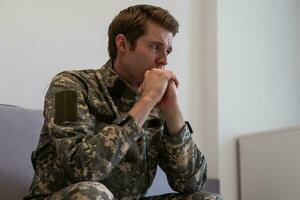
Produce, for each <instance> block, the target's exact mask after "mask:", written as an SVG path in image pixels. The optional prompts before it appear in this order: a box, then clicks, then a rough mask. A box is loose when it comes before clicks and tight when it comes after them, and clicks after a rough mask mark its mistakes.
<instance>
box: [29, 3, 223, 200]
mask: <svg viewBox="0 0 300 200" xmlns="http://www.w3.org/2000/svg"><path fill="white" fill-rule="evenodd" d="M178 27H179V25H178V22H177V21H176V20H175V19H174V18H173V17H172V16H171V15H170V14H169V13H168V12H167V11H166V10H164V9H162V8H160V7H154V6H150V5H137V6H132V7H129V8H127V9H125V10H123V11H121V12H120V13H119V14H118V15H117V16H116V17H115V19H114V20H113V21H112V23H111V24H110V27H109V47H108V51H109V55H110V60H109V61H108V62H107V63H106V64H105V65H104V66H103V67H102V68H100V69H96V70H78V71H66V72H62V73H60V74H58V75H57V76H56V77H55V78H54V79H53V80H52V82H51V84H50V86H49V90H48V92H47V94H46V97H45V108H44V117H45V123H44V126H43V129H42V133H41V136H40V140H39V145H38V148H37V150H36V151H34V152H33V154H32V163H33V166H34V169H35V175H34V178H33V181H32V184H31V187H30V191H29V193H28V194H27V195H26V197H25V199H109V200H111V199H123V200H125V199H126V200H127V199H203V200H204V199H206V200H209V199H221V197H220V196H218V195H215V194H209V193H204V192H202V191H201V189H202V187H203V185H204V183H205V181H206V168H207V165H206V160H205V158H204V156H203V155H202V154H201V152H200V151H199V149H198V148H197V147H196V145H195V144H194V142H193V140H192V137H191V134H192V130H191V127H190V125H189V124H188V122H185V121H184V119H183V116H182V113H181V110H180V107H179V105H178V99H177V93H176V92H177V85H178V80H177V78H176V75H175V74H174V73H172V72H171V71H168V70H166V69H165V67H166V65H167V64H168V63H167V57H168V54H169V53H171V51H172V39H173V37H174V36H175V34H176V33H177V32H178ZM157 165H159V166H160V167H161V168H162V169H163V170H164V171H165V172H166V174H167V176H168V181H169V183H170V185H171V187H172V188H173V189H174V190H176V191H177V192H178V193H177V194H167V195H162V196H156V197H144V195H145V194H146V192H147V190H148V188H149V187H150V185H151V183H152V181H153V178H154V176H155V172H156V168H157Z"/></svg>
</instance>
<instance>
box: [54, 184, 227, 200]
mask: <svg viewBox="0 0 300 200" xmlns="http://www.w3.org/2000/svg"><path fill="white" fill-rule="evenodd" d="M69 199H76V200H114V199H115V198H114V196H113V194H112V193H111V192H110V191H109V190H108V189H107V188H106V187H105V185H103V184H101V183H98V182H91V181H86V182H79V183H76V184H73V185H70V186H68V187H66V188H63V189H61V190H60V191H58V192H56V193H54V194H53V195H52V196H50V198H49V200H69ZM126 199H127V198H126ZM141 200H223V198H222V197H221V196H220V195H218V194H213V193H207V192H195V193H192V194H179V193H171V194H164V195H160V196H150V197H144V198H141Z"/></svg>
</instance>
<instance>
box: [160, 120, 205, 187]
mask: <svg viewBox="0 0 300 200" xmlns="http://www.w3.org/2000/svg"><path fill="white" fill-rule="evenodd" d="M160 166H161V167H162V169H163V170H164V171H165V172H166V174H167V176H168V180H169V183H170V185H171V187H172V188H173V189H174V190H176V191H178V192H193V191H197V190H199V189H201V188H202V187H203V185H204V183H205V181H206V168H207V163H206V159H205V157H204V156H203V154H202V153H201V152H200V150H199V149H198V148H197V146H196V144H195V143H194V142H193V140H192V136H191V129H190V128H189V126H188V125H187V124H186V125H184V127H183V129H182V130H181V131H180V132H179V134H177V135H175V136H170V135H166V134H164V137H163V139H162V149H161V151H160Z"/></svg>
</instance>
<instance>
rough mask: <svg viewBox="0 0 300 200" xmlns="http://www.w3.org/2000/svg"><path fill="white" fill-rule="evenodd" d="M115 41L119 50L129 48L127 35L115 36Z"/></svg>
mask: <svg viewBox="0 0 300 200" xmlns="http://www.w3.org/2000/svg"><path fill="white" fill-rule="evenodd" d="M115 41H116V46H117V49H118V51H121V52H125V51H126V50H128V49H129V42H128V41H127V39H126V36H125V35H123V34H118V35H117V36H116V38H115Z"/></svg>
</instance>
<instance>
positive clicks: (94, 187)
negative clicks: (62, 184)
mask: <svg viewBox="0 0 300 200" xmlns="http://www.w3.org/2000/svg"><path fill="white" fill-rule="evenodd" d="M50 199H51V200H52V199H53V200H56V199H62V200H64V199H107V200H114V196H113V194H112V193H111V191H110V190H109V189H108V188H107V187H106V186H105V185H103V184H101V183H98V182H92V181H84V182H79V183H75V184H73V185H70V186H68V187H66V188H63V189H62V190H60V191H58V192H57V193H55V194H54V195H52V196H51V198H50Z"/></svg>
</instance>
